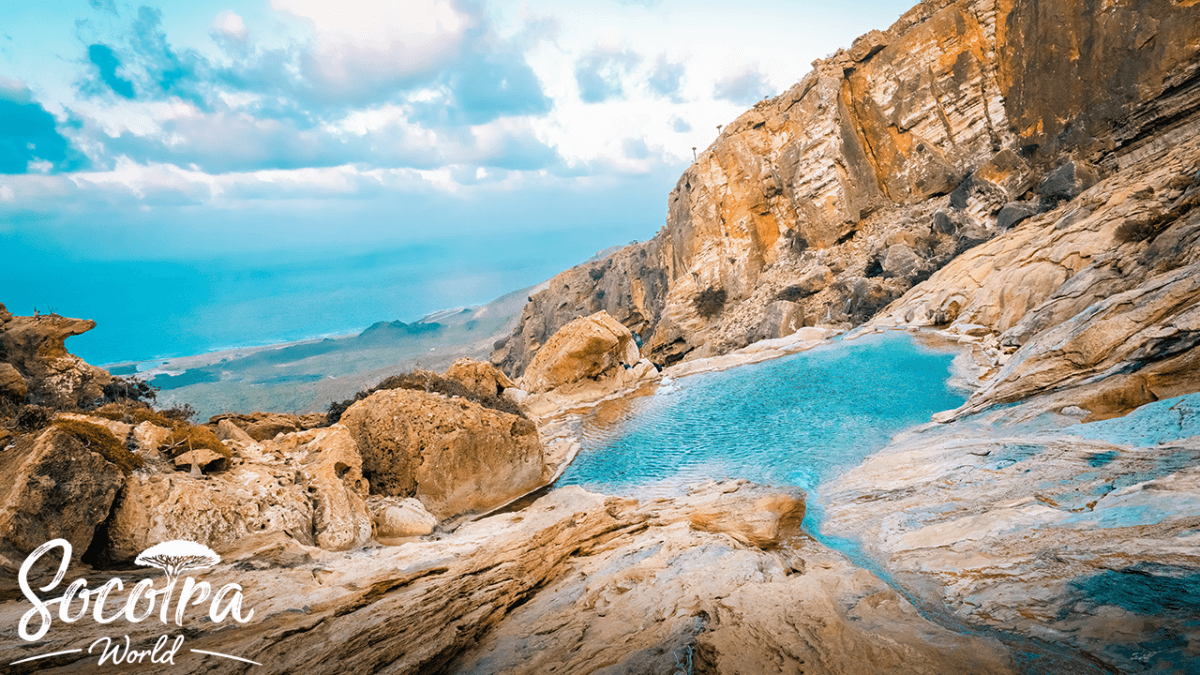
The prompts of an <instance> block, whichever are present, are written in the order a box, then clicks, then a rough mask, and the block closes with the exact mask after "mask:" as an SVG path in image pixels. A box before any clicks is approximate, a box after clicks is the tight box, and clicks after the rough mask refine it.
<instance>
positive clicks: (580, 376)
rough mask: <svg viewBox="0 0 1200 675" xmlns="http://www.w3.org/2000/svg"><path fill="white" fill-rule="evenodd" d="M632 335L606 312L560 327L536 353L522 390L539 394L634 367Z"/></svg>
mask: <svg viewBox="0 0 1200 675" xmlns="http://www.w3.org/2000/svg"><path fill="white" fill-rule="evenodd" d="M640 358H641V356H640V354H639V353H638V347H637V344H636V343H635V342H634V340H633V334H632V333H630V332H629V329H628V328H626V327H625V326H624V325H622V324H621V323H620V322H618V321H616V320H615V319H613V318H612V317H611V316H609V315H608V313H607V312H604V311H600V312H596V313H595V314H593V315H591V316H588V317H583V318H579V319H576V320H574V321H572V322H570V323H568V324H567V325H565V326H563V327H562V328H561V329H559V331H558V332H556V333H555V334H554V335H552V336H551V337H550V339H549V340H547V341H546V344H545V346H543V347H542V348H541V349H539V350H538V352H537V355H536V356H534V357H533V361H531V362H530V364H529V368H528V369H527V370H526V371H525V375H524V377H522V378H521V384H522V388H523V389H524V390H526V391H528V392H531V393H542V392H546V391H549V390H551V389H555V388H557V387H561V386H563V385H566V384H573V383H575V382H579V381H580V380H585V379H593V380H594V379H599V378H601V377H604V376H606V375H611V374H613V373H614V372H615V371H616V369H618V368H621V367H629V366H632V365H634V364H636V363H637V362H638V361H639V360H640Z"/></svg>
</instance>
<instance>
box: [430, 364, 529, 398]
mask: <svg viewBox="0 0 1200 675" xmlns="http://www.w3.org/2000/svg"><path fill="white" fill-rule="evenodd" d="M444 377H445V378H446V379H447V380H453V381H455V382H458V383H459V384H461V385H462V386H464V387H466V388H467V391H470V392H471V393H472V394H473V395H475V396H477V397H479V398H480V399H482V400H485V401H486V400H489V399H492V398H495V397H497V396H500V395H501V394H503V393H504V390H505V389H510V388H513V387H516V386H517V385H516V384H515V383H514V382H513V381H512V380H510V379H509V378H508V376H507V375H505V374H504V373H502V372H500V370H498V369H497V368H496V367H495V366H493V365H492V364H490V363H485V362H482V361H476V360H475V359H458V360H456V361H455V362H454V363H452V364H450V367H449V368H447V369H446V373H445V375H444Z"/></svg>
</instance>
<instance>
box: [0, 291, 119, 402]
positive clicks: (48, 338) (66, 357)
mask: <svg viewBox="0 0 1200 675" xmlns="http://www.w3.org/2000/svg"><path fill="white" fill-rule="evenodd" d="M5 314H7V310H6V311H5ZM9 317H10V318H9V319H8V320H6V321H4V322H3V323H0V358H2V359H3V361H5V362H7V363H8V364H9V365H11V366H12V367H13V368H14V369H15V370H16V371H18V372H19V373H20V375H21V376H22V377H23V378H24V382H25V386H26V388H27V391H28V395H29V399H30V402H32V403H36V404H39V405H48V406H52V407H58V408H63V407H80V406H87V405H89V404H91V403H92V402H93V401H95V400H96V399H98V398H100V397H101V396H102V395H103V394H104V386H105V385H106V384H108V383H109V382H110V381H112V376H111V375H109V373H108V371H106V370H104V369H102V368H97V367H95V366H92V365H89V364H87V363H86V362H84V360H83V359H81V358H79V357H78V356H75V355H73V354H71V353H70V352H68V351H67V348H66V347H65V346H64V341H65V340H66V339H67V338H69V337H71V336H73V335H82V334H83V333H86V332H87V331H89V330H91V329H93V328H95V327H96V322H95V321H85V320H83V319H68V318H66V317H63V316H58V315H57V314H49V315H43V316H11V315H9ZM5 370H6V371H8V369H7V368H6V369H5ZM0 379H4V380H7V381H9V382H10V385H9V386H10V387H16V385H14V384H11V383H12V382H13V381H14V380H13V378H12V374H11V371H8V375H7V376H5V374H4V373H0Z"/></svg>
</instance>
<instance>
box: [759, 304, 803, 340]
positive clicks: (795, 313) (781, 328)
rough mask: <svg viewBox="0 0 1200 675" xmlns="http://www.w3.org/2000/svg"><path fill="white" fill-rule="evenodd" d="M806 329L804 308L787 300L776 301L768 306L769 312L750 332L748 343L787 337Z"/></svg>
mask: <svg viewBox="0 0 1200 675" xmlns="http://www.w3.org/2000/svg"><path fill="white" fill-rule="evenodd" d="M801 328H804V308H803V307H801V306H800V305H798V304H796V303H794V302H788V301H787V300H776V301H775V302H772V303H771V304H769V305H767V311H766V313H765V314H764V316H763V318H762V320H761V321H759V322H758V325H757V326H755V327H754V328H752V329H751V330H750V332H749V333H748V334H747V336H746V338H747V341H748V342H758V341H759V340H771V339H774V338H781V337H787V336H788V335H791V334H792V333H795V332H796V331H798V330H800V329H801Z"/></svg>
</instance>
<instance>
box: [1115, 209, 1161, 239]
mask: <svg viewBox="0 0 1200 675" xmlns="http://www.w3.org/2000/svg"><path fill="white" fill-rule="evenodd" d="M1170 223H1171V220H1170V219H1169V217H1168V214H1167V213H1165V212H1151V213H1147V214H1144V215H1142V216H1140V217H1137V218H1129V219H1127V220H1126V221H1125V222H1123V223H1121V224H1120V225H1119V226H1117V231H1116V232H1115V233H1114V234H1113V236H1114V237H1115V238H1116V240H1117V241H1119V242H1120V243H1122V244H1129V243H1133V242H1139V241H1149V240H1151V239H1153V238H1155V237H1157V236H1158V235H1159V234H1161V233H1162V231H1163V230H1165V229H1167V226H1168V225H1170Z"/></svg>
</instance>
